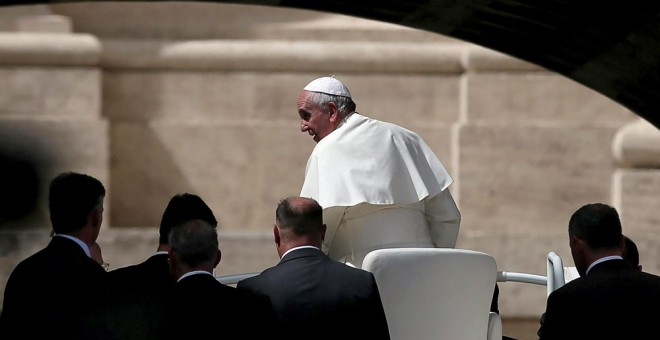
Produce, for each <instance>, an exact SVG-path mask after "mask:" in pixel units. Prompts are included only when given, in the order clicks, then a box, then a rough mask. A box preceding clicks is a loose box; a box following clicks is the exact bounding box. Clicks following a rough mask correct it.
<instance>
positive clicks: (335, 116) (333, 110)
mask: <svg viewBox="0 0 660 340" xmlns="http://www.w3.org/2000/svg"><path fill="white" fill-rule="evenodd" d="M326 107H327V108H328V114H329V115H330V121H333V122H334V121H339V120H341V118H342V117H341V115H340V114H339V109H338V108H337V104H335V103H334V102H327V103H326Z"/></svg>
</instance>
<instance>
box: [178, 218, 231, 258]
mask: <svg viewBox="0 0 660 340" xmlns="http://www.w3.org/2000/svg"><path fill="white" fill-rule="evenodd" d="M169 239H170V247H171V248H172V251H173V252H174V256H176V259H177V262H178V263H180V264H182V265H184V266H187V267H194V266H198V265H200V264H203V263H207V262H213V261H214V260H215V258H216V256H217V254H218V249H219V246H218V231H217V230H216V228H215V227H214V226H213V225H211V224H210V223H208V222H206V221H204V220H199V219H195V220H189V221H187V222H184V223H182V224H179V225H176V226H174V227H172V230H170V234H169Z"/></svg>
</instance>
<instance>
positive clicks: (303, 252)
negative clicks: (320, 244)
mask: <svg viewBox="0 0 660 340" xmlns="http://www.w3.org/2000/svg"><path fill="white" fill-rule="evenodd" d="M319 255H323V252H322V251H321V250H320V249H319V248H316V247H311V246H310V247H297V248H293V249H290V250H289V251H287V252H286V253H285V254H284V256H282V259H281V260H280V263H282V262H286V261H289V260H293V259H297V258H301V257H309V256H319Z"/></svg>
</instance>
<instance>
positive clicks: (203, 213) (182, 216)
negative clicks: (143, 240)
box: [158, 193, 218, 244]
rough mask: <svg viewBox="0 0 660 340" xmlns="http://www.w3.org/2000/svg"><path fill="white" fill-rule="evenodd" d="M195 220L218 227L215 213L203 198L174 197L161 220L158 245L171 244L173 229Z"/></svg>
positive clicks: (187, 195) (194, 196)
mask: <svg viewBox="0 0 660 340" xmlns="http://www.w3.org/2000/svg"><path fill="white" fill-rule="evenodd" d="M194 219H199V220H202V221H205V222H206V223H209V224H210V225H211V226H213V227H214V228H215V227H217V226H218V221H217V220H216V219H215V215H214V214H213V211H212V210H211V208H209V206H208V205H206V203H205V202H204V200H203V199H202V198H201V197H199V196H197V195H194V194H190V193H183V194H177V195H174V197H172V198H171V199H170V202H169V203H168V204H167V207H166V208H165V211H164V212H163V217H162V219H161V220H160V229H159V238H158V243H160V244H169V243H170V242H169V233H170V230H171V229H172V227H174V226H175V225H179V224H182V223H184V222H186V221H190V220H194Z"/></svg>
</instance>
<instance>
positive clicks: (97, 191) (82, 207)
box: [48, 171, 105, 234]
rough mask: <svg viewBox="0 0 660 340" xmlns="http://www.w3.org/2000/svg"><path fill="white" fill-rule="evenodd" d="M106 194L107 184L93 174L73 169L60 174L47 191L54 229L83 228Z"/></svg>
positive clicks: (72, 229)
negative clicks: (73, 170)
mask: <svg viewBox="0 0 660 340" xmlns="http://www.w3.org/2000/svg"><path fill="white" fill-rule="evenodd" d="M104 197H105V187H103V184H102V183H101V182H100V181H99V180H98V179H96V178H94V177H92V176H89V175H86V174H81V173H77V172H71V171H68V172H63V173H61V174H59V175H57V176H56V177H55V178H53V180H52V181H51V182H50V188H49V193H48V208H49V210H50V222H51V224H52V227H53V231H54V232H56V233H60V234H66V233H70V232H73V231H76V230H79V229H81V228H83V227H84V226H85V225H86V224H87V219H88V218H89V215H90V213H91V212H92V211H94V209H96V208H97V207H99V206H100V205H101V204H102V203H103V198H104Z"/></svg>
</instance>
